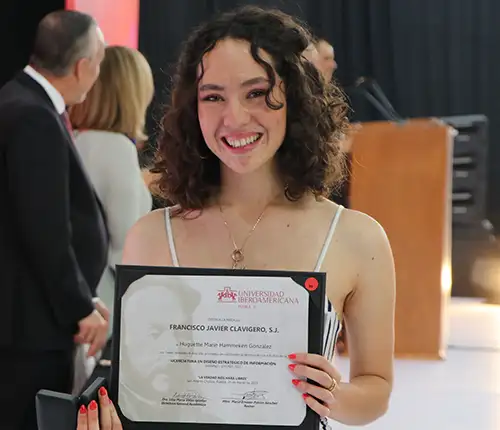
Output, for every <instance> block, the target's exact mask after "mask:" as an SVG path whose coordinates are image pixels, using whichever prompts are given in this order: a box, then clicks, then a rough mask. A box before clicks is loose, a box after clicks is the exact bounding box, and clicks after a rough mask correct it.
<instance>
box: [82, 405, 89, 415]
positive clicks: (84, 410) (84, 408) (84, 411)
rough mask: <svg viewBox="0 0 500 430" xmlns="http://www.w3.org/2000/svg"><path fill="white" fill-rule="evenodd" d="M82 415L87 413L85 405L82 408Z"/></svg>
mask: <svg viewBox="0 0 500 430" xmlns="http://www.w3.org/2000/svg"><path fill="white" fill-rule="evenodd" d="M80 413H81V414H85V413H87V408H86V407H85V405H82V406H80Z"/></svg>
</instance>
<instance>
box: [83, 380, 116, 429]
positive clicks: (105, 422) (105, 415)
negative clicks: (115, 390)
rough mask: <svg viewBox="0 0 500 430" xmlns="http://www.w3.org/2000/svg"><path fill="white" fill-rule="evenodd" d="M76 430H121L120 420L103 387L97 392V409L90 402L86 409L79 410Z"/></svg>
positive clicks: (92, 402) (95, 404)
mask: <svg viewBox="0 0 500 430" xmlns="http://www.w3.org/2000/svg"><path fill="white" fill-rule="evenodd" d="M99 413H100V418H101V420H100V424H99ZM76 430H123V427H122V423H121V422H120V418H118V414H117V413H116V409H115V407H114V405H113V403H112V402H111V400H110V398H109V397H108V393H107V391H106V389H105V388H104V387H101V389H100V390H99V407H98V406H97V403H96V402H95V401H94V400H92V401H91V402H90V404H89V405H88V407H85V406H82V407H81V408H80V411H79V412H78V425H77V427H76Z"/></svg>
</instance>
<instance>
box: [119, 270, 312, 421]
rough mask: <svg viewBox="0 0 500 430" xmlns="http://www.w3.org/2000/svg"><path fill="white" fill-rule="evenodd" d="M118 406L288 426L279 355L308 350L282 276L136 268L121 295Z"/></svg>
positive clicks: (157, 417) (299, 306) (132, 413)
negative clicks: (177, 272) (144, 272)
mask: <svg viewBox="0 0 500 430" xmlns="http://www.w3.org/2000/svg"><path fill="white" fill-rule="evenodd" d="M121 307H122V312H121V327H120V330H121V335H120V339H121V341H120V362H119V382H118V405H119V406H120V409H121V412H122V413H123V414H124V416H125V417H126V418H128V419H129V420H131V421H136V422H184V423H195V422H196V423H210V424H252V425H279V426H298V425H300V424H301V423H302V421H303V420H304V418H305V416H306V405H305V403H304V401H303V399H302V396H301V393H300V392H299V391H298V390H297V389H296V388H295V387H294V386H293V384H292V379H293V378H294V376H293V374H292V373H291V372H290V370H289V369H288V365H289V364H290V363H291V362H290V360H289V359H288V355H289V354H291V353H293V352H302V351H307V350H308V315H309V293H308V292H307V291H306V290H305V289H304V288H303V287H302V286H300V285H298V284H296V283H295V282H294V281H293V280H292V279H290V278H286V277H283V278H280V277H246V276H242V277H236V276H235V277H232V276H172V275H146V276H144V277H142V278H141V279H139V280H137V281H135V282H133V283H132V284H131V285H130V286H129V288H128V289H127V291H126V292H125V294H124V295H123V297H122V303H121Z"/></svg>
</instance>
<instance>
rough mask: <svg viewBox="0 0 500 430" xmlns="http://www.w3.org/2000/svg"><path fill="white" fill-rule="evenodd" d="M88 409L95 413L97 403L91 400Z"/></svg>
mask: <svg viewBox="0 0 500 430" xmlns="http://www.w3.org/2000/svg"><path fill="white" fill-rule="evenodd" d="M89 409H90V410H91V411H95V410H96V409H97V402H96V401H95V400H92V401H91V402H90V405H89Z"/></svg>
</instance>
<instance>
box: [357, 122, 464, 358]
mask: <svg viewBox="0 0 500 430" xmlns="http://www.w3.org/2000/svg"><path fill="white" fill-rule="evenodd" d="M453 135H454V130H453V129H452V128H450V127H449V126H447V125H445V124H444V123H442V122H439V121H438V120H433V119H427V120H409V121H404V122H401V123H393V122H373V123H363V124H362V126H361V127H360V128H359V129H358V131H356V132H355V133H354V134H353V135H352V137H351V138H352V143H351V148H350V151H351V155H352V164H351V178H350V191H349V198H350V207H351V209H356V210H359V211H361V212H364V213H367V214H368V215H370V216H372V217H373V218H375V219H376V220H377V221H378V222H379V223H380V224H381V225H382V226H383V227H384V229H385V231H386V232H387V235H388V237H389V240H390V243H391V246H392V250H393V252H394V259H395V266H396V279H397V287H396V293H397V297H396V346H395V353H396V356H397V357H410V358H429V359H440V358H444V357H445V353H446V340H447V305H448V301H449V298H450V292H451V291H450V290H451V181H452V159H453Z"/></svg>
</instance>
